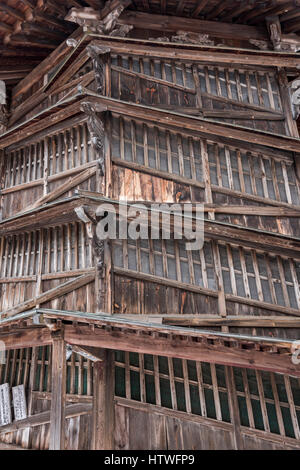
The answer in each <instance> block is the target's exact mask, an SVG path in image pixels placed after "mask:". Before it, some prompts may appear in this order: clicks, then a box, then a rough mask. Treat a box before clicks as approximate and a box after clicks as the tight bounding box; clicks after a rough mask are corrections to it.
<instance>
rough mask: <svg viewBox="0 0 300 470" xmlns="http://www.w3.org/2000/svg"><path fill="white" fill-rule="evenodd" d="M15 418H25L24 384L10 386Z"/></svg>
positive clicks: (18, 419) (17, 419)
mask: <svg viewBox="0 0 300 470" xmlns="http://www.w3.org/2000/svg"><path fill="white" fill-rule="evenodd" d="M12 394H13V404H14V412H15V420H16V421H20V419H25V418H27V407H26V397H25V389H24V385H17V386H16V387H13V388H12Z"/></svg>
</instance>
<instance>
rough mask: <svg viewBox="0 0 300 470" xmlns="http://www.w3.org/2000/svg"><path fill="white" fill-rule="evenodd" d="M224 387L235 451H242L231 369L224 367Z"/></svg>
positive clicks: (236, 400)
mask: <svg viewBox="0 0 300 470" xmlns="http://www.w3.org/2000/svg"><path fill="white" fill-rule="evenodd" d="M225 376H226V386H227V390H228V404H229V410H230V416H231V422H232V424H233V428H234V443H235V449H236V450H243V447H244V446H243V439H242V435H241V421H240V412H239V404H238V399H237V394H236V388H235V382H234V375H233V367H230V366H225Z"/></svg>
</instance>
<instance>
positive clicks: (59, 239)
mask: <svg viewBox="0 0 300 470" xmlns="http://www.w3.org/2000/svg"><path fill="white" fill-rule="evenodd" d="M43 234H44V239H43V246H44V249H43V253H44V256H43V270H42V272H43V273H51V272H63V271H70V270H73V269H84V268H89V267H91V266H92V265H93V256H92V251H91V250H92V249H91V244H90V243H89V241H88V239H87V236H86V230H85V224H84V223H81V222H75V223H72V224H68V225H61V226H59V227H53V228H49V229H47V230H44V233H43Z"/></svg>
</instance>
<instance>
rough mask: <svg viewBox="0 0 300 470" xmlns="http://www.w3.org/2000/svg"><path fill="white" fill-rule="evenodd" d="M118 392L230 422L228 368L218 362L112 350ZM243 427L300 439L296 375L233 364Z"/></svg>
mask: <svg viewBox="0 0 300 470" xmlns="http://www.w3.org/2000/svg"><path fill="white" fill-rule="evenodd" d="M115 376H116V391H115V393H116V395H117V396H120V397H125V398H127V399H131V400H137V401H140V402H143V403H150V404H153V405H158V406H162V407H166V408H171V409H173V410H179V411H184V412H186V413H191V414H194V415H200V416H204V417H208V418H211V419H216V420H219V421H225V422H232V417H231V416H230V411H229V410H230V408H229V404H228V383H229V374H228V368H227V367H225V366H222V365H219V364H209V363H205V362H195V361H189V360H184V359H182V360H181V359H175V358H167V357H162V356H152V355H148V354H141V353H129V352H123V351H116V352H115ZM233 377H234V387H235V391H236V394H237V399H238V406H239V413H240V420H241V424H242V426H246V427H249V428H252V429H260V430H264V431H267V432H271V433H275V434H281V435H282V436H288V437H292V438H297V439H299V437H300V433H299V426H300V389H299V380H298V379H294V378H292V377H289V376H287V375H280V374H274V373H270V372H261V371H257V370H251V369H241V368H237V367H233Z"/></svg>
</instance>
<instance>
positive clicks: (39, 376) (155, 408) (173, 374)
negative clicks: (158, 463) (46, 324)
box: [0, 347, 300, 450]
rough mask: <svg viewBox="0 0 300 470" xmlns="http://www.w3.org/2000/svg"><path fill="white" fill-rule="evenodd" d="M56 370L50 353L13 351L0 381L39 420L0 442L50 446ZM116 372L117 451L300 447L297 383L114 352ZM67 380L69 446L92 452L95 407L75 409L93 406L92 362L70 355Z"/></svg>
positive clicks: (269, 375)
mask: <svg viewBox="0 0 300 470" xmlns="http://www.w3.org/2000/svg"><path fill="white" fill-rule="evenodd" d="M51 367H52V365H51V347H39V348H34V349H32V348H29V349H21V350H11V351H9V352H8V356H7V362H6V364H5V365H2V366H0V382H1V383H3V382H8V383H9V384H10V386H14V385H18V384H22V383H23V384H24V385H25V387H26V391H27V400H28V401H27V402H28V410H29V414H30V415H37V416H36V419H35V424H34V425H33V426H32V427H30V428H29V427H24V426H20V429H19V430H16V429H17V428H15V430H13V428H10V429H11V431H10V432H8V431H7V432H5V433H1V434H0V440H1V442H6V443H13V444H15V445H20V446H23V447H25V448H33V449H47V448H48V447H49V430H50V428H49V419H50V417H49V415H48V417H47V416H46V417H45V413H44V412H47V411H49V409H50V399H51ZM114 373H115V384H116V385H115V393H114V396H115V405H114V406H115V426H114V429H115V431H114V436H115V444H114V446H115V449H120V450H121V449H175V450H181V449H187V450H191V449H230V448H232V449H234V448H236V447H237V446H239V447H241V446H242V447H243V448H246V449H252V448H256V449H293V448H299V445H300V444H299V437H300V431H299V425H300V389H299V381H298V380H297V379H295V378H293V377H289V376H287V375H280V374H273V373H268V372H260V371H255V370H252V371H251V370H249V369H240V368H235V367H234V368H231V367H225V366H221V365H214V364H208V363H204V362H202V363H200V362H194V361H185V360H180V359H172V358H166V357H161V356H150V355H147V354H146V355H144V354H136V353H128V352H122V351H118V352H115V361H114ZM231 374H232V375H231ZM232 377H233V379H232ZM66 380H67V383H66V387H67V388H66V390H67V414H68V413H69V414H71V416H72V417H69V418H67V419H66V448H67V449H88V448H90V443H91V427H92V416H91V409H90V411H87V410H84V409H83V408H81V409H79V408H77V410H76V409H75V410H74V406H75V407H76V406H77V405H78V406H79V407H80V406H81V407H84V406H86V405H87V404H88V403H91V402H92V396H93V386H94V385H93V362H91V361H90V360H87V359H85V358H83V357H82V356H80V355H77V354H75V353H72V355H71V357H70V358H69V359H68V361H67V378H66ZM231 384H233V388H232V387H231ZM111 393H113V391H111ZM234 397H236V399H237V403H238V411H239V413H238V421H237V418H236V417H235V414H234V413H233V409H232V400H233V398H234ZM72 406H73V410H74V411H73V413H72V412H71V411H68V410H71V408H70V407H72ZM68 407H69V408H68ZM41 413H43V414H41ZM76 414H77V415H76ZM47 420H48V421H47ZM12 426H14V425H12ZM138 430H141V432H138ZM0 431H1V430H0Z"/></svg>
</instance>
